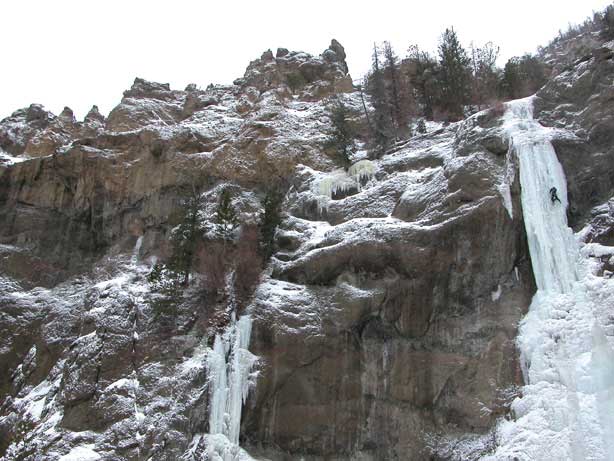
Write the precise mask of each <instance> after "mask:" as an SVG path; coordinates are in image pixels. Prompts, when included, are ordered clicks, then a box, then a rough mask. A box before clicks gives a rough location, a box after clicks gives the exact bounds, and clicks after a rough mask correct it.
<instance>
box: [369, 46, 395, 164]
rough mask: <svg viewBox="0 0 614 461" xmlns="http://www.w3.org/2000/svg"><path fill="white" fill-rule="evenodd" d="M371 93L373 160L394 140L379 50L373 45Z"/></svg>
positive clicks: (370, 79)
mask: <svg viewBox="0 0 614 461" xmlns="http://www.w3.org/2000/svg"><path fill="white" fill-rule="evenodd" d="M369 93H370V96H371V105H372V106H373V110H374V114H373V138H374V139H373V148H372V151H371V157H372V158H379V157H380V156H381V155H383V154H384V153H385V152H386V149H387V148H388V146H389V144H390V140H391V139H392V137H393V136H392V127H391V123H390V120H391V118H390V106H389V104H388V101H387V98H386V88H385V85H384V74H383V71H382V69H381V66H380V62H379V50H378V48H377V45H375V44H374V45H373V67H372V69H371V75H370V78H369Z"/></svg>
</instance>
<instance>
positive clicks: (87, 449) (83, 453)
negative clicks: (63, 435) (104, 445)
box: [58, 445, 102, 461]
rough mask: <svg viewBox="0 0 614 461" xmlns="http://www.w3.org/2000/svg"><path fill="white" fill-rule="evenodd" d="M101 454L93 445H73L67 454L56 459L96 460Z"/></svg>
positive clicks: (70, 460) (74, 460) (66, 460)
mask: <svg viewBox="0 0 614 461" xmlns="http://www.w3.org/2000/svg"><path fill="white" fill-rule="evenodd" d="M99 459H102V456H100V454H99V453H98V452H96V451H95V450H94V445H83V446H80V447H75V448H73V449H72V450H70V452H68V453H67V454H65V455H63V456H61V457H60V458H59V459H58V461H97V460H99Z"/></svg>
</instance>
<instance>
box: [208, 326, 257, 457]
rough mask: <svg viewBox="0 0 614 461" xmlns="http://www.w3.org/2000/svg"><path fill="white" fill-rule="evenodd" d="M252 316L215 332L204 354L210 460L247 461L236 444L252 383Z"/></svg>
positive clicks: (244, 453) (243, 452) (245, 455)
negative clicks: (219, 332) (210, 345)
mask: <svg viewBox="0 0 614 461" xmlns="http://www.w3.org/2000/svg"><path fill="white" fill-rule="evenodd" d="M251 329H252V319H251V317H250V316H249V315H244V316H242V317H240V318H239V320H236V319H235V317H234V314H233V317H232V321H231V323H230V325H228V327H226V330H225V331H224V333H223V334H221V335H217V336H216V338H215V341H214V343H213V349H211V350H210V351H209V353H208V355H207V373H208V376H209V392H210V394H209V396H210V398H209V434H208V435H207V436H206V451H207V459H208V460H209V461H247V460H251V458H250V457H249V455H248V454H247V453H246V452H245V451H244V450H242V449H241V448H240V447H239V432H240V429H241V409H242V406H243V404H244V403H245V400H246V399H247V394H248V391H249V388H250V385H251V384H252V378H253V375H252V369H253V367H254V364H255V363H256V356H255V355H253V354H252V353H251V352H250V351H249V350H248V347H249V340H250V336H251Z"/></svg>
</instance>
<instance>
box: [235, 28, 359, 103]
mask: <svg viewBox="0 0 614 461" xmlns="http://www.w3.org/2000/svg"><path fill="white" fill-rule="evenodd" d="M345 57H346V56H345V50H344V49H343V46H341V44H340V43H339V42H338V41H337V40H334V39H333V41H332V42H331V44H330V47H329V48H328V49H326V50H325V51H324V52H323V53H322V55H321V56H320V57H318V58H314V57H312V56H311V55H309V54H307V53H303V52H289V51H288V50H286V49H285V48H280V49H278V50H277V53H276V55H275V56H273V53H272V52H271V51H270V50H268V51H265V52H264V53H263V54H262V56H261V57H260V59H257V60H255V61H252V62H251V63H250V64H249V66H248V67H247V70H246V71H245V75H244V77H243V78H241V79H238V80H235V84H236V85H240V86H242V87H253V88H255V89H256V90H257V91H259V92H260V93H263V92H265V91H268V90H271V89H272V88H280V87H283V86H286V87H287V88H288V90H289V91H292V92H294V93H296V94H297V95H298V96H299V97H300V98H301V99H302V100H306V101H314V100H317V99H321V98H323V97H326V96H328V95H331V94H336V93H347V92H350V91H352V79H351V77H350V76H349V74H348V67H347V64H346V62H345Z"/></svg>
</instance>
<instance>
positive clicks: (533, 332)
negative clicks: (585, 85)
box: [484, 98, 614, 461]
mask: <svg viewBox="0 0 614 461" xmlns="http://www.w3.org/2000/svg"><path fill="white" fill-rule="evenodd" d="M532 112H533V107H532V100H531V98H527V99H523V100H518V101H513V102H511V103H509V105H508V109H507V112H506V115H505V124H506V128H507V131H508V134H509V136H510V140H511V143H512V148H513V152H514V153H515V154H516V156H517V157H518V160H519V168H520V184H521V201H522V212H523V217H524V222H525V228H526V233H527V238H528V242H529V251H530V254H531V263H532V266H533V272H534V274H535V280H536V283H537V293H536V294H535V296H534V298H533V301H532V303H531V306H530V308H529V312H528V314H527V315H526V317H525V318H524V319H523V321H522V322H521V324H520V327H519V334H518V347H519V349H520V355H521V362H522V364H523V374H524V379H525V386H524V387H523V389H522V396H521V397H519V398H517V399H516V400H515V401H514V403H513V404H512V414H513V416H514V420H512V421H502V422H501V423H500V424H499V426H498V430H497V437H498V442H499V447H498V448H497V450H496V452H495V453H494V454H492V455H488V456H486V457H485V458H484V459H487V460H513V459H517V460H519V461H523V460H535V461H539V460H555V459H556V460H561V461H565V460H571V461H581V460H582V461H583V460H614V350H613V348H612V340H613V338H612V336H610V337H608V336H607V335H606V332H605V331H606V329H604V327H603V325H604V319H606V318H607V317H608V316H607V312H608V311H609V312H612V309H613V307H614V306H613V303H612V301H611V300H612V295H613V294H614V282H613V281H612V280H611V279H610V280H608V279H604V278H602V277H597V276H596V275H595V274H593V273H591V271H590V270H589V269H590V264H589V261H588V260H587V258H586V257H582V256H581V252H580V251H579V250H580V244H579V242H578V240H577V239H576V238H575V236H574V234H573V232H572V230H571V229H570V228H569V227H568V226H567V219H566V209H567V203H568V202H567V185H566V179H565V175H564V172H563V169H562V167H561V165H560V163H559V161H558V159H557V156H556V153H555V151H554V148H553V147H552V144H551V143H550V139H549V135H550V131H549V130H548V129H547V128H544V127H542V126H541V125H540V124H539V123H538V122H537V121H535V120H533V113H532ZM553 187H554V188H556V194H557V196H558V198H559V200H560V201H552V200H551V190H552V188H553ZM604 314H606V315H604ZM605 323H607V321H605ZM608 330H609V331H610V334H611V333H612V328H609V327H608Z"/></svg>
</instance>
